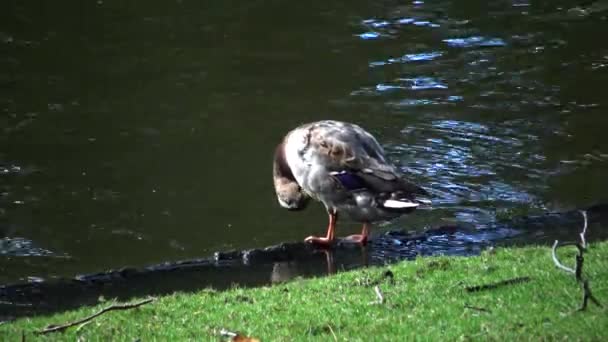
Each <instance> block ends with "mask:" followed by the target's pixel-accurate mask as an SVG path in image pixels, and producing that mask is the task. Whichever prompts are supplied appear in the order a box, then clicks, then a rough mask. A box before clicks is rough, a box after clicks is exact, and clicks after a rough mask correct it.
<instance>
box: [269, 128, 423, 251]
mask: <svg viewBox="0 0 608 342" xmlns="http://www.w3.org/2000/svg"><path fill="white" fill-rule="evenodd" d="M272 173H273V183H274V189H275V193H276V197H277V200H278V202H279V205H280V206H281V207H283V208H285V209H288V210H293V211H297V210H303V209H305V208H306V207H307V205H308V203H309V202H310V199H314V200H316V201H319V202H321V203H322V204H323V205H324V206H325V209H326V211H327V215H328V220H329V223H328V226H327V232H326V234H325V236H308V237H307V238H305V239H304V241H305V242H307V243H311V244H314V245H318V246H325V247H329V246H331V245H332V244H334V243H335V242H336V236H335V230H336V223H337V221H338V216H339V215H340V216H341V215H343V214H345V215H347V216H348V217H350V218H351V219H352V220H354V221H356V222H360V223H362V228H361V233H360V234H354V235H350V236H347V237H346V238H345V239H344V240H346V241H349V242H354V243H358V244H360V245H366V244H367V242H368V239H369V233H370V229H371V225H372V224H373V223H376V222H380V221H389V220H392V219H395V218H397V217H399V216H402V215H404V214H409V213H411V212H412V211H414V210H415V209H416V208H417V207H419V206H421V205H430V204H431V202H430V200H429V199H428V197H429V193H428V192H427V191H426V190H425V189H424V188H422V187H421V186H418V185H416V184H415V183H414V182H412V181H410V180H409V179H407V178H406V176H405V175H404V174H403V173H402V172H401V171H400V170H398V169H397V167H395V165H394V164H392V163H391V162H390V161H389V160H388V158H387V157H386V155H385V153H384V149H383V148H382V146H381V145H380V144H379V143H378V141H377V140H376V138H374V136H373V135H371V134H370V133H369V132H367V131H366V130H365V129H363V128H362V127H360V126H359V125H357V124H353V123H348V122H342V121H335V120H323V121H316V122H311V123H307V124H303V125H300V126H298V127H296V128H295V129H293V130H291V131H289V132H288V133H287V134H286V135H285V137H284V138H283V139H282V141H281V142H280V143H279V144H278V145H277V147H276V149H275V153H274V161H273V172H272Z"/></svg>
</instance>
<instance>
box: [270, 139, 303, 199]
mask: <svg viewBox="0 0 608 342" xmlns="http://www.w3.org/2000/svg"><path fill="white" fill-rule="evenodd" d="M272 178H273V181H274V190H275V193H276V194H277V200H278V201H279V204H280V205H281V207H283V208H285V209H289V210H302V209H304V208H306V206H307V205H308V200H309V199H310V197H309V196H308V195H306V193H304V192H303V191H302V188H301V187H300V185H299V184H298V182H297V181H296V179H295V177H294V176H293V173H292V172H291V169H290V168H289V165H288V164H287V160H286V158H285V149H284V146H283V143H281V144H279V146H277V149H276V151H275V154H274V162H273V167H272Z"/></svg>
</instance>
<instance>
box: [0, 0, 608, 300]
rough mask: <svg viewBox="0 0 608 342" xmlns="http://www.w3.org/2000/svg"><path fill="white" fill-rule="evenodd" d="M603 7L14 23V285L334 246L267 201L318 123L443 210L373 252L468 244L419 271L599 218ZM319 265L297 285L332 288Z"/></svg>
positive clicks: (200, 12) (407, 220)
mask: <svg viewBox="0 0 608 342" xmlns="http://www.w3.org/2000/svg"><path fill="white" fill-rule="evenodd" d="M604 3H605V2H602V1H591V2H586V3H585V4H584V5H581V6H580V7H576V6H575V5H573V4H572V2H571V1H524V0H521V1H520V0H517V1H506V2H505V1H467V2H466V3H463V2H462V1H446V0H443V1H432V2H431V1H413V2H406V3H404V2H397V1H374V2H370V1H349V2H348V3H344V4H343V3H335V2H327V1H309V2H305V3H298V4H294V3H293V2H286V1H270V2H269V1H249V2H247V4H243V3H242V2H235V1H221V2H201V1H193V0H191V1H187V0H184V1H175V2H172V3H163V4H151V3H149V2H145V1H129V2H124V1H98V2H86V3H83V2H79V1H66V2H61V3H55V2H52V3H51V2H45V1H42V2H23V1H8V2H6V4H5V5H4V6H3V9H2V11H1V13H0V51H1V52H2V53H0V65H2V72H0V110H1V112H0V284H9V283H17V282H20V283H31V282H37V281H41V280H46V281H51V282H52V281H53V280H56V279H62V278H66V277H68V278H69V277H73V276H74V275H76V274H91V273H96V272H101V271H104V270H108V269H117V268H120V267H133V268H136V269H142V268H143V267H146V266H147V265H154V264H159V263H164V262H176V261H179V260H197V259H200V258H205V257H208V256H210V255H213V253H214V252H215V251H228V250H246V249H254V248H263V247H264V246H269V245H276V244H279V243H281V242H282V241H301V239H302V238H303V237H305V236H308V235H310V234H313V233H314V234H319V233H322V232H323V231H324V229H325V226H326V222H325V220H326V217H325V214H324V212H323V210H322V208H321V207H320V206H316V207H315V206H311V207H310V208H309V209H307V210H306V211H304V212H298V213H292V212H287V211H285V210H282V209H281V208H279V206H278V204H277V203H276V199H275V198H274V194H273V190H272V182H271V179H270V173H271V158H272V153H273V150H274V146H275V145H276V144H277V142H278V141H279V140H280V139H281V138H282V136H283V134H285V132H286V131H288V130H289V129H291V128H293V127H294V126H296V125H298V124H300V123H302V122H307V121H312V120H317V119H327V118H333V119H339V120H346V121H352V122H356V123H359V124H361V125H362V126H364V127H366V128H367V129H368V130H369V131H371V132H372V133H373V134H375V135H376V136H377V137H378V139H379V140H380V141H381V142H382V144H383V145H384V147H385V149H386V151H387V153H388V154H389V156H390V158H391V159H392V160H393V161H394V162H395V163H397V164H398V165H400V168H402V170H403V171H405V172H406V173H408V174H410V175H411V177H412V178H413V179H415V180H416V181H417V182H419V183H420V184H421V185H423V186H424V187H425V188H427V189H429V191H430V192H431V193H432V194H433V197H434V198H433V200H434V206H433V208H432V209H431V210H419V211H417V212H416V213H415V214H414V215H411V216H409V217H404V218H401V219H399V220H395V221H393V222H390V223H386V224H383V225H380V226H379V227H376V228H375V230H374V233H375V234H376V236H377V237H380V236H383V237H386V236H388V235H384V233H385V232H388V231H404V232H405V233H404V234H405V235H404V236H418V235H419V234H424V232H425V231H428V230H430V229H432V228H431V227H459V228H461V229H463V230H459V233H458V234H455V235H454V234H452V235H450V234H448V235H445V234H440V235H439V236H438V237H437V238H436V239H434V240H433V241H432V242H433V243H428V244H423V246H424V248H423V250H421V251H417V252H416V253H417V254H425V253H424V250H426V251H428V252H433V250H434V248H435V247H434V246H437V248H438V249H439V250H442V251H444V252H445V253H448V254H460V253H462V254H467V253H468V251H467V249H473V250H476V249H479V248H481V247H482V246H484V245H485V243H484V242H483V241H484V239H489V240H492V241H496V242H497V243H498V242H499V241H500V240H509V239H511V238H512V235H511V233H512V232H511V231H510V230H509V229H507V230H501V229H502V228H496V227H497V224H498V222H499V221H500V218H502V217H513V216H518V215H521V214H526V213H527V214H543V213H546V212H553V211H559V212H565V211H568V210H571V209H574V208H581V207H587V206H589V205H592V204H594V203H606V202H608V198H607V194H606V189H608V177H605V175H606V174H607V172H608V142H607V141H608V140H606V139H605V138H604V135H605V132H606V131H607V130H608V116H607V115H606V107H607V106H608V98H607V97H606V91H605V85H606V84H607V81H608V73H607V70H608V68H607V67H608V43H607V40H606V39H604V37H606V35H607V34H608V25H606V15H608V14H607V12H606V6H604V5H603V4H604ZM577 227H578V226H573V228H572V229H574V231H571V232H570V233H574V232H575V230H576V229H578V228H577ZM495 228H496V229H495ZM515 228H518V229H521V227H519V226H518V227H515ZM358 229H359V227H357V226H356V225H353V224H350V223H344V224H342V225H340V226H339V229H338V234H339V235H348V234H350V233H353V232H355V231H356V230H358ZM493 229H494V230H493ZM554 233H555V231H553V230H552V229H551V228H550V227H549V226H547V227H545V228H543V229H540V230H538V231H536V232H534V233H530V234H526V235H521V236H525V239H522V240H525V242H526V243H543V242H545V241H546V240H547V239H548V238H549V237H550V236H551V235H552V234H554ZM444 235H445V236H444ZM446 236H447V237H446ZM480 239H481V240H480ZM397 240H399V239H397ZM379 241H388V240H379ZM408 241H409V240H408ZM452 242H453V244H452ZM471 242H474V243H473V244H471ZM477 242H480V243H479V244H477ZM387 244H388V245H387ZM387 244H384V242H383V244H381V245H378V246H376V245H373V246H372V248H371V250H369V251H368V252H369V253H370V254H371V260H372V261H371V262H373V260H375V258H376V257H377V256H379V255H381V254H382V253H385V252H383V251H385V250H389V249H390V248H393V247H394V246H393V245H391V242H390V241H389V242H387ZM397 245H398V244H397ZM398 246H399V245H398ZM380 247H381V248H380ZM405 254H407V253H405ZM387 255H389V257H388V258H389V259H390V253H388V254H387ZM340 258H341V257H340V256H336V257H335V259H336V260H340ZM353 258H354V259H358V258H359V256H354V257H353ZM311 260H312V259H311ZM314 260H316V261H314ZM314 260H313V261H311V263H310V264H306V265H299V266H298V267H299V268H300V269H302V270H307V269H312V270H317V271H311V273H315V272H316V273H315V274H317V273H318V272H319V270H325V269H326V268H327V267H326V265H324V264H323V263H325V261H324V260H325V259H324V256H323V257H321V256H318V259H314ZM378 260H383V259H382V258H380V259H378ZM343 264H345V265H347V264H351V263H346V262H343ZM352 264H356V262H353V263H352ZM265 267H267V268H269V267H270V266H265ZM248 270H249V272H252V274H254V275H255V274H258V273H257V272H258V271H254V270H252V269H248ZM268 271H269V269H264V270H263V271H259V274H260V277H261V278H260V279H262V278H263V279H264V281H267V278H268V274H269V272H268ZM210 272H215V271H210ZM218 272H219V273H218V274H219V275H218V278H217V279H218V280H217V281H218V282H220V283H222V282H223V283H226V284H227V283H231V282H232V281H233V279H232V278H230V277H227V278H226V279H222V278H221V275H223V274H225V273H222V272H221V271H218ZM296 273H297V272H296ZM303 273H306V271H303ZM209 277H210V278H213V277H211V276H209ZM254 278H255V277H254ZM188 279H191V280H193V281H194V280H196V279H194V278H188V277H185V278H184V280H176V282H177V283H179V285H175V286H176V288H180V287H183V288H187V287H188V285H187V284H186V283H187V281H188ZM213 279H215V278H213ZM171 281H172V280H167V282H168V283H171ZM153 283H154V282H152V281H150V282H149V286H151V287H154V286H156V285H152V284H153ZM141 286H144V285H143V283H142V285H141ZM159 286H160V285H159ZM166 288H169V286H168V285H167V287H166Z"/></svg>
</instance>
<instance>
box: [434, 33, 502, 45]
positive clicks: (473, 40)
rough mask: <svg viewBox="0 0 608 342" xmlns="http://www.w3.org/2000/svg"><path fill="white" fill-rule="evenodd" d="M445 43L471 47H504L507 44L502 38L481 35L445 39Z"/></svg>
mask: <svg viewBox="0 0 608 342" xmlns="http://www.w3.org/2000/svg"><path fill="white" fill-rule="evenodd" d="M443 42H444V43H446V44H448V46H451V47H460V48H470V47H502V46H506V45H507V43H505V41H504V40H502V39H501V38H488V37H480V36H472V37H466V38H450V39H444V40H443Z"/></svg>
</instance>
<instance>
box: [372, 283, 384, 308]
mask: <svg viewBox="0 0 608 342" xmlns="http://www.w3.org/2000/svg"><path fill="white" fill-rule="evenodd" d="M374 292H376V297H378V304H383V303H384V296H383V295H382V292H380V286H378V285H376V286H374Z"/></svg>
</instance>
